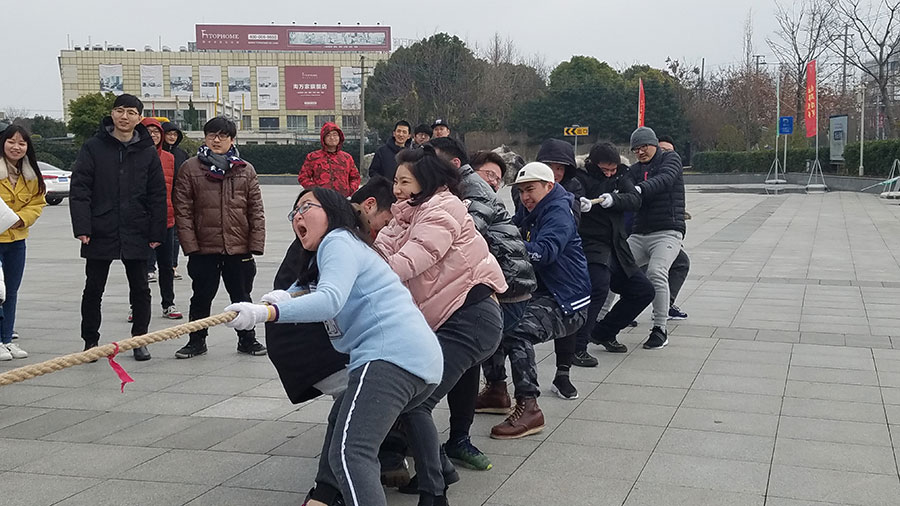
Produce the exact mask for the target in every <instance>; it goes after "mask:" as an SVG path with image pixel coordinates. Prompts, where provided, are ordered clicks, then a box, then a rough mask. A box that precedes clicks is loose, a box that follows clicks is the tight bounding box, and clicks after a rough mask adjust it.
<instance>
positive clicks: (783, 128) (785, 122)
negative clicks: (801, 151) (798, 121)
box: [778, 116, 794, 135]
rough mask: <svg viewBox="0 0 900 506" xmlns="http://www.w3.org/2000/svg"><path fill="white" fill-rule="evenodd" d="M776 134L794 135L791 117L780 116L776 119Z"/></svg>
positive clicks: (792, 118)
mask: <svg viewBox="0 0 900 506" xmlns="http://www.w3.org/2000/svg"><path fill="white" fill-rule="evenodd" d="M778 133H779V134H782V135H791V134H792V133H794V117H793V116H782V117H780V118H778Z"/></svg>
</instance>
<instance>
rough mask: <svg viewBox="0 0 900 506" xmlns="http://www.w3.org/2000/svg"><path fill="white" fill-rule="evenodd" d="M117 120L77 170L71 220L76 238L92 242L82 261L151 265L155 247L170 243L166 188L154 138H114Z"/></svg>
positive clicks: (87, 149) (89, 145)
mask: <svg viewBox="0 0 900 506" xmlns="http://www.w3.org/2000/svg"><path fill="white" fill-rule="evenodd" d="M114 128H115V127H114V126H113V121H112V118H111V117H109V116H107V117H105V118H103V120H102V121H101V123H100V130H99V131H98V132H97V134H96V135H94V136H93V137H91V138H90V139H88V140H87V141H85V143H84V144H83V145H82V146H81V151H79V152H78V158H77V159H76V160H75V165H74V167H73V168H72V182H71V188H70V192H69V214H70V215H71V217H72V232H73V234H74V236H75V237H78V236H81V235H86V236H88V237H90V239H91V240H90V242H89V243H88V244H82V245H81V256H82V257H83V258H92V259H98V260H116V259H122V260H146V259H148V258H150V252H151V251H152V250H151V249H150V243H151V242H159V243H161V242H163V241H164V240H165V237H166V182H165V179H164V177H163V171H162V166H161V164H160V161H159V155H158V153H157V151H156V150H155V149H154V148H153V141H152V140H151V139H150V133H149V132H148V131H147V128H146V127H144V125H137V126H136V127H135V129H134V137H132V139H131V140H130V141H128V142H122V141H120V140H119V139H117V138H115V137H114V136H113V131H114Z"/></svg>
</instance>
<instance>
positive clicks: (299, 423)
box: [0, 186, 900, 506]
mask: <svg viewBox="0 0 900 506" xmlns="http://www.w3.org/2000/svg"><path fill="white" fill-rule="evenodd" d="M691 190H692V191H690V193H689V194H688V209H689V211H690V212H691V214H692V215H693V219H692V220H691V221H689V222H688V235H687V238H686V241H685V243H686V248H687V251H688V252H689V254H690V256H691V261H692V270H691V276H690V278H689V279H688V282H687V284H686V285H685V288H684V290H683V292H682V295H681V296H680V298H679V301H678V303H679V305H680V306H681V308H682V309H684V310H685V311H686V312H687V313H689V315H690V318H689V319H688V320H685V321H683V322H681V323H679V324H677V325H672V326H671V327H670V344H669V346H668V347H667V348H665V349H664V350H661V351H647V350H643V349H640V343H641V342H642V341H643V339H644V338H645V337H646V334H647V332H648V331H649V315H648V314H646V313H645V314H644V315H642V316H641V318H640V319H639V321H640V326H639V327H638V328H636V329H634V330H633V331H630V332H628V333H627V334H625V335H623V336H621V338H620V340H621V341H622V342H623V343H625V344H627V345H628V346H629V348H631V350H630V352H629V353H628V354H627V355H611V354H608V353H603V352H599V351H598V350H597V349H596V348H594V347H593V346H592V347H591V350H592V351H594V352H596V355H598V357H599V358H600V367H598V368H595V369H577V368H576V369H574V370H573V373H572V375H573V380H574V381H575V384H576V386H577V387H578V388H579V391H580V393H581V398H580V399H578V400H576V401H564V400H561V399H558V398H555V397H554V396H553V395H552V394H550V392H549V388H547V387H549V384H550V379H551V376H552V374H553V370H554V366H553V358H552V356H551V357H550V359H549V360H543V362H542V363H541V367H540V373H541V375H542V386H544V393H545V395H544V396H543V397H541V399H540V404H541V407H542V408H543V410H544V414H545V417H546V419H547V428H546V430H545V431H544V432H543V433H541V434H539V435H536V436H531V437H528V438H525V439H521V440H517V441H495V440H491V439H490V438H488V437H487V435H488V433H489V431H490V427H491V426H492V425H493V424H495V423H498V422H499V421H501V420H502V418H501V417H499V416H496V415H477V416H476V420H475V425H474V427H473V430H472V433H473V441H474V442H475V444H476V445H477V446H479V447H480V448H481V449H482V450H484V451H485V452H486V453H487V454H488V455H489V456H490V457H491V459H492V460H493V462H494V469H492V470H491V471H487V472H473V471H466V470H461V474H462V481H461V482H460V483H459V484H457V485H455V486H453V487H452V488H451V489H450V500H451V503H452V504H454V505H480V504H489V505H494V506H501V505H510V506H513V505H515V506H518V505H525V504H571V505H592V506H596V505H623V504H624V505H627V506H637V505H681V504H683V505H691V506H697V505H710V506H719V505H741V506H744V505H747V506H750V505H763V504H765V505H768V506H801V505H804V506H805V505H812V504H859V505H869V504H872V505H875V504H886V505H887V504H891V505H893V504H898V503H900V477H898V467H897V458H898V453H900V443H895V442H894V439H893V438H894V437H897V435H898V433H900V349H894V348H900V304H898V300H900V206H897V205H889V204H886V203H884V202H882V201H879V199H878V198H877V197H875V196H872V195H866V194H858V193H831V194H827V195H781V196H769V197H767V196H764V195H751V194H719V193H699V192H697V191H696V190H697V188H692V189H691ZM295 193H296V187H294V186H265V187H264V191H263V194H264V196H265V198H266V209H267V210H268V216H269V223H268V245H267V254H266V256H265V257H263V258H261V259H260V260H259V261H258V265H259V275H258V276H257V283H256V289H255V291H254V294H255V295H256V296H259V295H261V294H263V293H265V292H266V291H268V289H269V288H270V287H271V281H272V278H273V277H274V272H275V269H276V267H277V265H278V263H279V262H280V261H281V258H282V256H283V254H284V251H285V249H286V247H287V245H288V243H289V241H290V239H291V238H292V236H291V232H290V230H289V224H288V222H287V220H286V219H285V215H286V214H287V212H288V210H289V209H290V205H291V203H292V201H293V197H294V196H295ZM67 204H68V203H67V202H64V203H63V204H61V205H59V206H56V207H49V208H47V209H46V210H45V211H44V215H43V217H42V218H41V219H40V221H39V222H38V224H37V225H36V226H35V227H34V228H33V229H32V237H31V238H29V239H28V266H27V271H26V273H25V281H24V284H23V288H22V290H21V294H20V299H19V311H18V323H17V330H18V331H19V333H20V334H21V336H22V337H21V339H20V344H21V346H22V347H23V348H24V349H26V350H27V351H28V352H30V353H31V356H30V357H29V358H28V359H25V360H16V361H12V362H0V372H2V371H6V370H9V369H11V368H13V367H17V366H22V365H25V364H28V363H34V362H38V361H42V360H46V359H49V358H52V357H54V356H57V355H62V354H66V353H71V352H74V351H80V350H81V347H82V341H81V339H80V337H79V330H78V329H79V321H80V317H79V301H80V294H81V290H82V286H83V277H84V276H83V270H84V267H83V265H84V262H83V260H81V259H80V258H79V257H78V244H77V241H75V240H74V239H73V238H72V236H71V228H70V224H69V214H68V209H67ZM179 271H180V272H182V273H184V274H186V261H185V260H184V259H183V258H182V264H181V266H180V267H179ZM175 283H176V294H177V298H176V304H177V305H178V307H179V309H181V310H183V311H184V312H185V314H186V313H187V307H188V299H189V297H190V281H189V280H188V278H187V276H186V275H185V279H184V280H182V281H176V282H175ZM151 290H152V291H153V300H154V309H153V312H154V313H153V314H154V318H153V321H152V323H151V330H158V329H161V328H165V327H167V326H171V325H173V324H174V323H177V322H171V321H168V320H165V319H163V318H162V317H161V316H160V315H161V309H160V307H159V292H158V287H157V286H156V285H155V284H154V285H151ZM104 302H105V304H104V306H103V310H104V317H105V321H104V324H103V329H102V331H103V338H102V340H101V343H103V342H109V341H112V340H116V339H124V338H126V337H128V329H129V325H128V324H127V323H126V321H125V318H126V315H127V313H128V304H127V287H126V284H125V276H124V269H122V268H121V266H120V265H119V264H115V265H114V268H113V269H112V273H111V276H110V282H109V285H108V288H107V293H106V297H105V300H104ZM226 304H227V301H226V296H225V293H224V289H221V290H220V293H219V297H218V298H217V300H216V304H215V306H214V310H213V313H216V312H219V311H221V309H222V308H224V307H225V305H226ZM236 341H237V340H236V337H235V335H234V333H233V331H231V330H229V329H226V328H224V327H223V328H216V329H213V330H212V331H211V335H210V339H209V353H208V354H207V355H205V356H202V357H198V358H194V359H191V360H176V359H175V357H174V352H175V350H176V349H178V348H179V347H180V346H181V345H182V344H183V343H184V339H181V340H176V341H168V342H165V343H161V344H157V345H154V346H152V347H151V352H152V353H153V360H151V361H149V362H142V363H136V362H135V361H134V360H133V359H132V358H131V357H130V356H123V357H122V358H121V360H120V363H121V364H122V365H123V366H124V367H125V369H126V370H128V371H129V372H130V373H131V374H132V376H133V377H134V379H135V383H132V384H129V385H128V386H127V387H126V388H125V393H124V394H122V393H119V384H118V381H117V378H116V376H115V374H114V373H113V372H112V370H111V369H110V367H109V366H108V365H107V364H106V363H105V361H99V362H97V363H95V364H87V365H83V366H79V367H76V368H72V369H68V370H65V371H62V372H57V373H53V374H50V375H47V376H43V377H41V378H37V379H33V380H30V381H27V382H25V383H21V384H17V385H12V386H6V387H0V504H3V505H11V506H13V505H14V506H19V505H65V506H74V505H123V506H124V505H150V504H153V505H169V504H172V505H180V504H190V505H192V506H193V505H216V506H218V505H222V506H227V505H245V504H254V505H256V504H259V505H270V504H271V505H281V504H284V505H299V504H300V503H301V501H302V500H303V495H304V493H305V491H306V490H308V489H309V487H310V486H311V484H312V480H313V476H314V472H315V468H316V464H317V456H318V454H319V451H320V449H321V443H322V438H323V434H324V425H323V423H324V422H325V418H326V415H327V412H328V410H329V408H330V404H331V402H330V401H327V400H316V401H313V402H310V403H307V404H305V405H301V406H294V405H292V404H290V402H289V401H288V400H287V398H286V396H285V395H284V392H283V390H282V388H281V384H280V382H279V381H278V380H277V376H276V373H275V370H274V368H273V367H272V365H271V363H270V362H269V360H268V359H267V358H266V357H249V356H245V355H240V356H239V355H238V354H237V353H236V351H235V346H236ZM551 352H552V345H543V346H541V347H539V349H538V353H539V355H538V358H539V359H544V358H546V357H547V356H548V355H549V354H551ZM447 415H448V412H447V411H446V409H445V406H441V407H440V408H439V409H438V410H436V412H435V420H436V423H437V425H438V428H439V430H446V429H447V427H448V421H447ZM388 502H389V504H392V505H413V504H415V503H416V499H415V498H413V497H410V496H402V495H399V494H397V493H396V492H395V491H391V492H389V493H388Z"/></svg>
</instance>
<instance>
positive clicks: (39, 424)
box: [3, 409, 102, 439]
mask: <svg viewBox="0 0 900 506" xmlns="http://www.w3.org/2000/svg"><path fill="white" fill-rule="evenodd" d="M101 414H102V412H101V411H82V410H74V409H57V410H53V411H49V412H47V413H45V414H43V415H39V416H36V417H34V418H31V419H28V420H26V421H24V422H20V423H17V424H16V425H11V426H9V427H6V428H5V429H3V437H10V438H20V439H39V438H42V437H44V436H46V435H48V434H52V433H54V432H56V431H58V430H62V429H65V428H66V427H71V426H73V425H75V424H78V423H81V422H83V421H85V420H90V419H91V418H95V417H97V416H99V415H101Z"/></svg>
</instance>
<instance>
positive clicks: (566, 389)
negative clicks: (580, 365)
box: [550, 374, 578, 401]
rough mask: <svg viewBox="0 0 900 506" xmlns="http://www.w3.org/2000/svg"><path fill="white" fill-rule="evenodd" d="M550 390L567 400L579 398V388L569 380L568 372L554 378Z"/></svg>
mask: <svg viewBox="0 0 900 506" xmlns="http://www.w3.org/2000/svg"><path fill="white" fill-rule="evenodd" d="M550 391H551V392H553V393H555V394H556V395H558V396H559V397H561V398H563V399H566V400H570V401H573V400H575V399H577V398H578V389H576V388H575V385H573V384H572V382H571V381H569V375H568V374H557V375H556V377H555V378H553V385H552V386H551V387H550Z"/></svg>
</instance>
